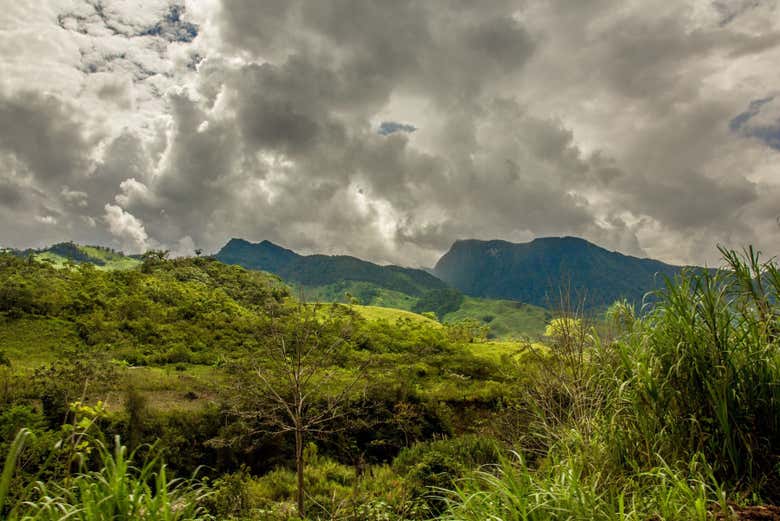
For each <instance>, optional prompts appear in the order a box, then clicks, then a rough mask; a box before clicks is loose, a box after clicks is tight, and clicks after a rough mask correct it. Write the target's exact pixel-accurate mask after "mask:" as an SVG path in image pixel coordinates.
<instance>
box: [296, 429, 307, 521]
mask: <svg viewBox="0 0 780 521" xmlns="http://www.w3.org/2000/svg"><path fill="white" fill-rule="evenodd" d="M295 471H296V473H297V477H298V490H297V493H296V498H295V499H296V501H297V502H298V516H299V517H300V518H301V519H305V517H306V511H305V507H304V504H303V430H302V429H300V428H296V429H295Z"/></svg>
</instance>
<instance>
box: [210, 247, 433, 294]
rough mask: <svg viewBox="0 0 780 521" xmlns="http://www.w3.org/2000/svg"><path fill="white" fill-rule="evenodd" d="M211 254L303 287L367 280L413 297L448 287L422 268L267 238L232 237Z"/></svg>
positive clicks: (222, 260)
mask: <svg viewBox="0 0 780 521" xmlns="http://www.w3.org/2000/svg"><path fill="white" fill-rule="evenodd" d="M214 257H215V258H216V259H217V260H219V261H221V262H224V263H226V264H238V265H241V266H243V267H245V268H249V269H260V270H263V271H270V272H272V273H274V274H276V275H278V276H280V277H282V278H283V279H285V280H289V281H291V282H295V283H298V284H302V285H304V286H325V285H329V284H334V283H338V282H341V281H344V280H351V281H362V282H370V283H373V284H377V285H378V286H380V287H383V288H385V289H389V290H395V291H401V292H403V293H406V294H409V295H414V296H421V295H423V294H424V293H426V292H428V291H431V290H437V289H446V288H447V285H446V284H445V283H444V282H443V281H441V280H440V279H439V278H437V277H436V276H434V275H432V274H430V273H428V272H427V271H425V270H422V269H418V268H407V267H403V266H396V265H392V264H391V265H380V264H376V263H373V262H370V261H366V260H363V259H359V258H357V257H353V256H351V255H323V254H313V255H300V254H298V253H296V252H294V251H292V250H289V249H287V248H284V247H282V246H279V245H277V244H274V243H273V242H271V241H268V240H264V241H261V242H257V243H252V242H249V241H247V240H245V239H237V238H232V239H230V240H229V241H228V242H227V244H225V246H223V247H222V248H221V249H220V250H219V252H217V253H216V255H215V256H214Z"/></svg>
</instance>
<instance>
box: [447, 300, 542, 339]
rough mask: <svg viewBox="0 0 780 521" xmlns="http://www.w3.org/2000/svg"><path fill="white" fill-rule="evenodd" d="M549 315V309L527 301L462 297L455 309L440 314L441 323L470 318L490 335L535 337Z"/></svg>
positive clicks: (496, 336)
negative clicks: (459, 304)
mask: <svg viewBox="0 0 780 521" xmlns="http://www.w3.org/2000/svg"><path fill="white" fill-rule="evenodd" d="M551 318H552V314H551V313H550V312H549V311H547V310H546V309H544V308H541V307H539V306H534V305H531V304H524V303H521V302H514V301H511V300H493V299H485V298H475V297H466V298H464V299H463V303H462V304H461V306H460V308H459V309H458V310H457V311H452V312H450V313H447V314H446V315H444V317H443V322H446V323H452V322H458V321H460V320H467V319H471V320H476V321H478V322H480V323H482V324H485V325H487V326H489V327H490V336H491V338H519V337H524V336H527V337H531V338H536V337H538V336H540V335H541V334H542V333H543V332H544V328H545V326H546V325H547V323H548V322H549V321H550V319H551Z"/></svg>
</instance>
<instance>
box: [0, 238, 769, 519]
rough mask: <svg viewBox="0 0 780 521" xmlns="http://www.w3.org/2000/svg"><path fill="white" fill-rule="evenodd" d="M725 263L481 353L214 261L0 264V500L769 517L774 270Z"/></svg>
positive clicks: (410, 514) (463, 329) (264, 515)
mask: <svg viewBox="0 0 780 521" xmlns="http://www.w3.org/2000/svg"><path fill="white" fill-rule="evenodd" d="M724 258H725V261H726V265H725V266H724V268H725V269H723V270H721V271H718V272H709V271H703V270H698V271H690V272H682V273H681V274H680V275H679V276H678V277H677V278H676V279H673V280H668V281H667V283H666V286H665V287H664V288H662V289H661V290H659V292H658V293H657V294H656V295H655V299H654V302H655V304H654V306H653V307H652V308H651V309H647V310H645V312H644V313H642V314H641V315H640V314H637V313H636V310H635V308H634V306H633V305H632V304H631V303H630V302H628V301H617V302H615V303H613V304H612V305H611V306H609V308H608V309H607V311H606V313H605V314H604V316H603V318H601V319H599V320H598V321H595V322H594V321H591V320H589V319H588V317H585V316H581V315H579V314H578V313H576V312H574V311H572V309H576V308H577V306H572V309H562V310H559V312H558V313H556V314H555V316H553V317H549V319H550V320H548V326H547V328H546V335H545V338H544V345H541V344H538V343H534V344H532V343H530V342H514V343H513V342H502V343H495V342H493V343H491V342H486V341H484V336H485V335H484V330H482V329H480V328H481V327H482V326H481V325H480V323H479V322H478V321H474V322H473V323H472V324H471V325H469V323H468V322H466V323H463V322H461V323H460V324H458V325H457V326H446V325H442V324H441V323H439V322H437V321H436V320H435V319H434V317H432V316H428V317H421V316H419V315H414V314H411V313H408V314H407V315H405V314H404V313H407V312H403V311H395V310H388V309H383V308H372V307H363V306H358V305H338V304H328V305H324V306H313V305H310V304H304V303H301V302H299V301H297V299H296V298H295V297H293V296H291V295H290V291H289V289H288V288H287V287H286V286H285V285H284V284H283V283H282V282H281V281H280V280H279V279H277V278H275V277H273V276H270V275H267V274H263V273H259V272H252V271H247V270H245V269H243V268H240V267H237V266H226V265H224V264H222V263H220V262H217V261H215V260H213V259H177V260H166V259H165V258H164V257H163V256H161V255H151V256H147V257H146V259H145V260H144V262H143V264H142V265H141V266H140V267H139V268H138V269H135V270H128V271H122V272H116V271H115V272H105V271H99V270H96V269H95V268H94V267H91V266H89V265H87V264H84V265H77V266H70V267H65V268H56V267H54V266H51V265H48V264H46V263H40V262H36V261H33V260H21V259H18V258H15V257H13V256H9V255H6V256H0V281H2V285H0V313H1V315H0V331H2V332H3V335H0V350H2V351H3V353H4V355H3V356H2V357H0V360H1V361H2V363H3V364H4V365H3V366H2V367H0V440H2V446H0V449H1V450H2V452H3V454H6V455H7V463H6V466H5V472H4V473H3V475H2V477H0V508H2V509H4V511H5V515H6V517H10V518H11V519H62V518H65V517H66V516H69V517H68V518H74V519H85V520H86V519H90V520H91V519H101V520H102V519H136V518H140V519H264V520H287V519H296V513H297V512H299V511H301V510H302V508H301V507H303V508H304V509H305V510H306V513H307V517H308V518H309V519H342V520H419V519H451V520H474V521H476V520H480V521H481V520H485V519H496V520H547V519H550V520H552V519H574V520H583V521H584V520H593V519H595V520H612V519H614V520H626V519H630V520H650V519H661V520H681V521H682V520H689V519H700V520H705V519H729V518H732V519H743V518H744V519H747V518H749V517H748V516H749V515H751V514H762V515H770V514H771V513H772V511H773V510H772V507H771V506H766V505H767V504H770V505H771V503H772V502H774V501H776V500H778V499H780V474H779V473H778V469H779V468H780V424H779V423H780V390H779V389H778V387H777V382H778V381H780V357H779V356H778V331H780V304H778V295H779V294H780V272H778V270H777V268H776V267H775V265H774V264H772V263H762V262H760V261H759V258H758V255H757V254H755V253H754V252H752V251H748V252H746V254H745V255H744V256H739V255H737V254H734V253H733V252H728V251H724ZM296 403H300V404H301V405H300V409H297V408H296V410H295V411H287V412H285V405H284V404H288V405H289V404H296ZM296 411H298V412H296ZM295 418H302V419H301V420H300V422H299V423H296V420H295ZM320 419H322V422H321V423H318V422H320ZM290 420H292V423H290ZM315 420H316V421H315ZM304 424H305V425H307V426H310V427H312V428H309V427H307V429H306V430H301V431H300V433H302V436H301V437H299V436H298V435H297V434H296V435H295V436H293V433H294V432H295V431H296V429H298V428H299V426H303V425H304ZM320 425H321V426H322V427H321V428H320V427H319V426H320ZM17 433H18V434H17ZM300 433H299V434H300ZM114 436H119V438H117V439H115V438H114ZM14 440H16V441H14ZM296 440H298V443H296ZM301 440H303V441H301ZM149 444H151V445H149ZM124 446H126V447H127V448H123V447H124ZM130 460H132V462H131V461H130ZM296 462H298V463H299V464H301V465H299V467H298V470H299V471H300V472H299V473H298V476H299V477H300V478H301V480H300V481H299V480H298V478H297V477H296ZM302 464H305V466H302ZM202 465H205V467H200V466H202ZM199 467H200V468H199ZM196 471H197V475H195V476H194V479H191V478H193V474H194V473H196ZM172 475H175V476H177V477H178V478H185V479H186V480H185V481H176V480H172V478H171V476H172ZM299 490H300V491H303V492H304V493H303V494H302V495H301V496H300V498H302V500H303V504H302V505H300V504H296V501H295V498H296V496H297V491H299ZM751 505H763V506H762V507H761V509H759V507H757V506H751Z"/></svg>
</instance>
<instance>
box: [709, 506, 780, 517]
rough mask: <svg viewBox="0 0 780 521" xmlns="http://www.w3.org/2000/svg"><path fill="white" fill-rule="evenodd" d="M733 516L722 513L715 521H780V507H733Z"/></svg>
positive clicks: (719, 513)
mask: <svg viewBox="0 0 780 521" xmlns="http://www.w3.org/2000/svg"><path fill="white" fill-rule="evenodd" d="M731 510H733V512H734V513H733V514H731V513H729V514H728V515H724V514H723V513H722V512H718V513H717V514H715V519H718V520H722V521H726V520H738V521H780V507H777V506H774V505H766V506H759V507H736V506H732V507H731Z"/></svg>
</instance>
